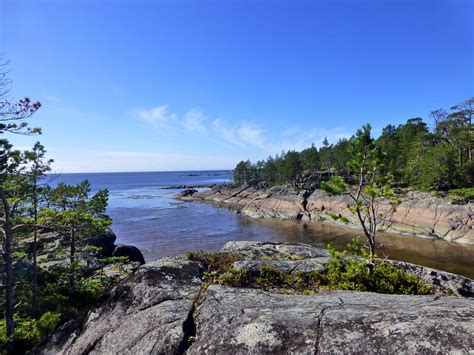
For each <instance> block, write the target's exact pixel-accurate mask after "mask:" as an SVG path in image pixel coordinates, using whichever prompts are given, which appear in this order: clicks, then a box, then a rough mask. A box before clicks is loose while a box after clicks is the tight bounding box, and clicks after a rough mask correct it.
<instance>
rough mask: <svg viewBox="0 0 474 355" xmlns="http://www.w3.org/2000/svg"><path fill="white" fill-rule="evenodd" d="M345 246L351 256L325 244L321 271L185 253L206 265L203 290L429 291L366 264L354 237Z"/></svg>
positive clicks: (385, 267) (410, 278)
mask: <svg viewBox="0 0 474 355" xmlns="http://www.w3.org/2000/svg"><path fill="white" fill-rule="evenodd" d="M348 249H349V251H350V252H351V253H352V254H353V255H354V256H348V255H347V254H348V251H344V252H337V251H336V250H335V249H334V248H333V247H331V246H328V251H329V253H330V256H331V257H330V259H329V261H328V263H327V265H326V270H325V271H321V272H320V271H311V272H294V273H290V274H288V273H285V272H282V271H280V270H279V269H276V268H274V267H271V266H268V265H267V266H262V267H261V268H260V270H258V271H257V270H249V269H240V270H236V269H234V268H233V263H234V262H235V261H237V260H241V259H242V257H241V256H238V255H231V254H221V253H205V252H197V253H190V254H188V258H190V259H191V260H195V261H200V262H202V263H204V264H205V265H206V266H207V268H208V269H207V271H206V272H205V273H204V275H203V284H202V289H203V290H205V289H206V288H207V287H208V286H209V285H210V284H213V283H214V284H220V285H226V286H231V287H250V288H259V289H264V290H270V289H273V290H277V291H279V292H283V293H300V294H312V293H315V292H318V291H320V290H327V289H339V290H353V291H367V292H378V293H388V294H409V295H417V294H429V293H431V292H432V289H431V287H430V286H428V285H426V284H424V283H423V282H422V281H420V280H419V279H418V278H416V277H415V276H414V275H411V274H408V273H406V272H405V271H403V270H401V269H399V268H397V267H396V266H394V265H392V264H389V263H385V262H383V261H376V262H375V265H370V264H367V262H366V261H365V260H364V258H366V257H367V252H366V251H365V249H364V248H363V246H362V245H361V243H360V242H359V240H358V239H354V240H352V241H351V243H350V244H349V245H348Z"/></svg>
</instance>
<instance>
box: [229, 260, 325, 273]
mask: <svg viewBox="0 0 474 355" xmlns="http://www.w3.org/2000/svg"><path fill="white" fill-rule="evenodd" d="M328 260H329V258H326V257H322V258H311V259H304V260H242V261H236V262H235V263H234V264H233V265H232V266H233V267H234V269H236V270H243V269H247V270H249V271H250V272H261V271H262V267H265V266H267V267H271V268H273V269H277V270H279V271H281V272H283V273H285V274H293V273H296V272H312V271H318V272H324V271H326V263H327V262H328Z"/></svg>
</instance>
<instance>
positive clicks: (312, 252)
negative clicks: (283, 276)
mask: <svg viewBox="0 0 474 355" xmlns="http://www.w3.org/2000/svg"><path fill="white" fill-rule="evenodd" d="M221 253H229V254H239V255H242V256H243V257H244V258H245V259H247V260H255V259H262V258H265V257H272V258H275V259H280V260H281V259H283V260H284V259H291V258H292V257H293V258H301V259H307V258H321V257H328V256H329V253H328V252H327V251H326V250H325V249H322V248H317V247H315V246H313V245H307V244H290V243H276V242H275V243H271V242H247V241H236V242H227V243H226V244H225V245H224V247H223V248H222V249H221Z"/></svg>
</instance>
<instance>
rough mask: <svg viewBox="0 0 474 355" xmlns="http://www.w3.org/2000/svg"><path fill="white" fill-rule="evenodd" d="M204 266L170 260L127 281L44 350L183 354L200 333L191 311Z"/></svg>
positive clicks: (192, 310)
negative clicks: (73, 328)
mask: <svg viewBox="0 0 474 355" xmlns="http://www.w3.org/2000/svg"><path fill="white" fill-rule="evenodd" d="M202 271H203V267H202V265H200V264H199V263H197V262H191V261H188V260H185V259H183V258H172V259H171V258H169V259H167V258H165V259H161V260H158V261H156V262H152V263H149V264H146V265H143V266H142V267H140V269H138V271H137V272H135V274H134V275H132V276H131V277H129V278H127V279H125V280H124V281H122V282H121V283H120V284H119V285H117V286H116V287H115V288H114V289H112V291H111V292H110V293H109V295H108V297H107V299H106V300H105V301H104V302H103V304H102V305H101V306H100V307H99V308H97V309H96V310H95V311H93V312H91V313H90V314H89V315H88V317H87V319H86V320H85V321H84V322H82V324H81V325H79V327H78V328H77V329H75V330H74V331H72V333H71V329H70V327H68V328H69V329H65V332H68V333H70V335H69V336H65V334H64V332H63V331H62V330H61V329H60V330H59V332H58V333H57V334H56V335H55V336H54V337H53V339H52V340H51V342H50V343H49V344H48V345H47V346H46V348H45V349H43V351H42V352H43V353H44V354H59V353H60V354H175V353H183V352H184V351H185V350H186V348H187V346H188V338H189V337H192V336H193V335H194V333H195V330H194V329H195V328H194V327H195V325H194V320H193V315H192V313H193V312H194V299H195V298H196V297H197V295H198V294H199V287H200V283H201V280H200V278H199V276H200V274H201V272H202Z"/></svg>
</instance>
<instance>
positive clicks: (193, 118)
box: [183, 107, 206, 133]
mask: <svg viewBox="0 0 474 355" xmlns="http://www.w3.org/2000/svg"><path fill="white" fill-rule="evenodd" d="M205 121H206V116H204V114H203V112H202V110H201V109H200V108H198V107H194V108H192V109H191V110H189V111H188V112H187V113H186V115H185V116H184V121H183V126H184V128H186V129H188V130H190V131H195V132H198V133H204V132H206V127H205V126H204V123H205Z"/></svg>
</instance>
